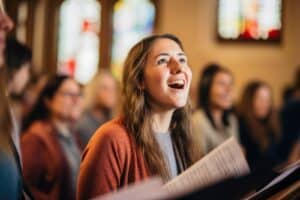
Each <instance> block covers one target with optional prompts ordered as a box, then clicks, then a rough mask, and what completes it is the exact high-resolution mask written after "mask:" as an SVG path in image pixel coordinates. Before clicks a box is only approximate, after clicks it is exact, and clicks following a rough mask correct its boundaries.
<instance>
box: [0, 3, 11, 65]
mask: <svg viewBox="0 0 300 200" xmlns="http://www.w3.org/2000/svg"><path fill="white" fill-rule="evenodd" d="M12 28H13V23H12V21H11V19H10V18H9V17H8V16H7V15H6V12H5V9H4V5H3V1H2V0H0V67H2V66H3V64H4V55H3V53H4V50H5V40H6V35H7V33H8V32H9V31H10V30H11V29H12Z"/></svg>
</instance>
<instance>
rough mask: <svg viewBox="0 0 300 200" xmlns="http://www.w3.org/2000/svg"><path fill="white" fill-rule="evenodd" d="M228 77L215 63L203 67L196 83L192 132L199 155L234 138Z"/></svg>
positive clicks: (231, 78) (236, 129)
mask: <svg viewBox="0 0 300 200" xmlns="http://www.w3.org/2000/svg"><path fill="white" fill-rule="evenodd" d="M232 88H233V77H232V74H231V73H230V72H229V71H228V70H227V69H225V68H223V67H222V66H220V65H218V64H209V65H207V66H206V67H205V68H204V69H203V71H202V74H201V76H200V80H199V84H198V102H197V103H198V107H197V109H196V111H195V112H194V113H193V117H192V122H193V123H192V127H193V128H192V131H193V135H194V137H195V139H196V140H197V143H198V146H199V148H200V149H201V151H202V153H203V155H205V154H207V153H208V152H210V151H211V150H213V149H214V148H215V147H217V146H218V145H220V144H221V143H222V142H224V141H225V140H226V139H228V138H230V137H231V136H233V137H235V138H236V139H238V121H237V118H236V116H235V115H234V114H233V113H232V112H231V110H232V106H233V93H232Z"/></svg>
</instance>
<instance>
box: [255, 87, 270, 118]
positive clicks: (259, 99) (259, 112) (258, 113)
mask: <svg viewBox="0 0 300 200" xmlns="http://www.w3.org/2000/svg"><path fill="white" fill-rule="evenodd" d="M271 105H272V97H271V91H270V89H269V88H268V87H267V86H261V87H259V88H258V89H257V90H256V92H255V94H254V98H253V112H254V116H255V117H257V118H258V119H264V118H265V117H267V115H268V114H269V112H270V110H271Z"/></svg>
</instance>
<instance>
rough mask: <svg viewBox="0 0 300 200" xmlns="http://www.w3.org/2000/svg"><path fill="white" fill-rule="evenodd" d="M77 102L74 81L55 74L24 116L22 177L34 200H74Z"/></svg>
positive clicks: (77, 154) (78, 91)
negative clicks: (74, 130)
mask: <svg viewBox="0 0 300 200" xmlns="http://www.w3.org/2000/svg"><path fill="white" fill-rule="evenodd" d="M80 104H81V88H80V86H79V85H78V83H77V82H76V81H75V80H74V79H72V78H70V77H68V76H56V77H54V78H53V79H50V80H49V82H48V83H47V84H46V86H45V88H44V89H43V90H42V92H41V94H40V96H39V98H38V100H37V102H36V105H35V106H34V107H33V110H32V112H31V113H30V114H29V115H28V116H27V118H25V121H24V131H25V132H24V133H23V136H22V138H21V148H22V154H23V166H24V178H25V181H26V183H27V184H28V186H29V187H30V189H31V191H32V193H33V196H34V197H35V199H51V200H52V199H53V200H54V199H75V194H76V193H75V188H76V179H77V174H78V171H79V165H80V154H81V148H80V145H79V144H78V140H77V137H76V135H75V133H74V132H73V131H72V127H73V126H74V120H76V119H78V118H79V115H80V106H81V105H80Z"/></svg>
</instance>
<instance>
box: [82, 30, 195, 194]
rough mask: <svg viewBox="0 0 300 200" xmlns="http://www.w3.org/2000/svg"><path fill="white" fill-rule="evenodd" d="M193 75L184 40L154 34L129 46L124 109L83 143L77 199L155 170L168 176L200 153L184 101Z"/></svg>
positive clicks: (140, 178) (152, 172)
mask: <svg viewBox="0 0 300 200" xmlns="http://www.w3.org/2000/svg"><path fill="white" fill-rule="evenodd" d="M191 78H192V74H191V70H190V68H189V66H188V63H187V57H186V56H185V54H184V51H183V48H182V44H181V42H180V41H179V39H178V38H176V37H175V36H173V35H169V34H165V35H153V36H150V37H148V38H145V39H143V40H141V41H140V42H138V43H137V44H136V45H135V46H134V47H133V48H132V49H131V50H130V52H129V54H128V56H127V58H126V60H125V63H124V75H123V82H122V86H123V90H122V97H123V103H122V115H121V116H120V117H119V118H117V119H113V120H112V121H110V122H108V123H106V124H104V125H102V127H101V128H100V129H98V130H97V132H96V133H95V134H94V136H93V137H92V139H91V140H90V142H89V144H88V146H87V148H86V149H85V151H84V153H83V158H82V163H81V167H80V174H79V181H78V187H77V189H78V190H77V198H78V199H90V198H92V197H96V196H98V195H101V194H104V193H107V192H112V191H115V190H117V189H118V188H121V187H124V186H127V185H128V184H130V183H134V182H138V181H140V180H143V179H146V178H147V177H149V176H153V175H159V176H161V177H162V178H163V179H164V180H165V181H167V180H169V179H171V178H173V177H174V176H176V175H178V174H179V173H181V172H182V171H184V170H185V169H186V168H187V167H188V166H190V165H191V164H192V163H193V162H194V161H195V160H197V159H198V157H199V156H198V155H197V154H196V152H194V151H193V150H194V149H193V148H192V147H193V144H192V140H191V138H190V131H189V120H188V114H189V112H188V106H187V105H186V102H187V98H188V93H189V88H190V83H191ZM188 147H190V148H188Z"/></svg>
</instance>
